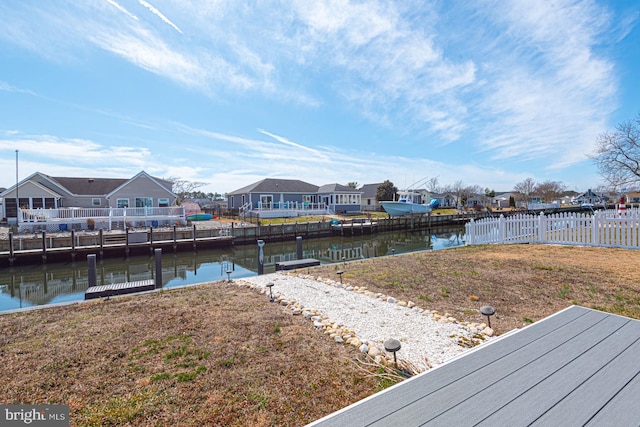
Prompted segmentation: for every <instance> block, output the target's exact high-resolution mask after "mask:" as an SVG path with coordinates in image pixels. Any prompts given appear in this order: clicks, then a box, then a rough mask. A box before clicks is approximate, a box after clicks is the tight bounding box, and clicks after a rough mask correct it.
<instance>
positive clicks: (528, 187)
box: [513, 178, 536, 209]
mask: <svg viewBox="0 0 640 427" xmlns="http://www.w3.org/2000/svg"><path fill="white" fill-rule="evenodd" d="M535 188H536V182H535V181H534V180H533V178H526V179H525V180H524V181H522V182H519V183H517V184H516V185H515V186H514V187H513V191H514V192H516V193H518V195H519V199H520V201H522V202H524V203H525V206H526V207H527V209H529V199H530V198H531V196H532V195H533V194H534V190H535Z"/></svg>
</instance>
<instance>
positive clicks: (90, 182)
mask: <svg viewBox="0 0 640 427" xmlns="http://www.w3.org/2000/svg"><path fill="white" fill-rule="evenodd" d="M49 178H50V179H51V180H53V181H55V182H56V183H57V184H58V185H60V186H61V187H63V188H65V189H67V190H69V192H71V193H72V194H77V195H81V196H95V195H103V194H108V193H111V192H112V191H113V190H115V189H116V188H118V187H120V186H121V185H122V184H124V183H125V182H127V181H129V180H128V179H121V178H69V177H54V176H49Z"/></svg>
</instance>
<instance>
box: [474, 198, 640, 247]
mask: <svg viewBox="0 0 640 427" xmlns="http://www.w3.org/2000/svg"><path fill="white" fill-rule="evenodd" d="M488 243H555V244H562V245H584V246H603V247H616V248H630V249H640V210H638V209H637V208H634V209H629V210H627V211H626V212H622V213H618V211H615V210H602V211H596V212H594V213H591V212H588V213H586V212H585V213H582V212H578V213H576V212H564V213H557V214H552V215H545V214H544V213H540V215H514V216H509V217H506V218H505V217H504V216H503V215H500V217H499V218H484V219H481V220H478V221H474V220H471V221H470V222H468V223H467V225H466V244H467V245H481V244H488Z"/></svg>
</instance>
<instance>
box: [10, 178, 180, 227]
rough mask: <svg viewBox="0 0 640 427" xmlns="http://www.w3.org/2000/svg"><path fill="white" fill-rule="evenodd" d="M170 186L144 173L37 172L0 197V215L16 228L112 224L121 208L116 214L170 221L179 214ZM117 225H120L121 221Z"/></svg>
mask: <svg viewBox="0 0 640 427" xmlns="http://www.w3.org/2000/svg"><path fill="white" fill-rule="evenodd" d="M171 188H172V183H171V182H170V181H167V180H164V179H161V178H156V177H153V176H151V175H149V174H147V173H146V172H144V171H142V172H140V173H138V174H136V175H135V176H133V177H132V178H127V179H125V178H92V177H87V178H75V177H53V176H49V175H46V174H44V173H41V172H36V173H34V174H32V175H30V176H29V177H27V178H25V179H23V180H22V181H20V182H18V183H17V184H16V185H14V186H12V187H10V188H8V189H6V190H5V191H3V192H2V193H0V197H1V198H3V199H4V204H3V206H2V212H1V215H2V217H3V218H6V219H7V221H8V222H9V223H12V224H17V225H18V226H19V227H20V226H21V225H22V226H24V225H25V224H24V223H35V222H40V223H49V222H57V220H64V221H62V222H63V223H64V224H66V225H71V223H74V224H75V225H77V226H79V227H80V228H84V227H82V226H81V221H80V220H81V219H82V221H84V223H85V224H86V222H87V221H86V220H87V219H88V218H89V217H109V218H110V219H109V221H110V226H111V220H112V219H113V216H114V212H115V211H114V210H116V209H118V210H119V211H117V213H116V215H115V216H118V217H120V216H122V215H127V216H131V217H133V216H139V215H144V216H149V215H153V216H155V217H163V216H165V213H166V215H167V216H169V217H171V220H172V221H173V220H174V219H176V214H177V213H176V211H175V209H173V210H172V208H175V203H176V199H177V196H176V194H174V193H173V192H172V191H171ZM17 197H19V209H17V207H18V206H16V201H17V200H16V199H17ZM127 209H128V211H126V210H127ZM136 209H138V210H137V211H136ZM163 210H166V212H165V211H163ZM152 211H153V212H152ZM70 212H72V214H71V213H70ZM18 214H19V215H18ZM178 216H179V215H178ZM177 219H180V218H177ZM76 220H77V221H76ZM94 220H95V218H94ZM154 220H156V221H157V220H159V218H155V219H154ZM90 222H92V221H90ZM121 222H123V223H124V219H122V221H121ZM40 225H44V227H42V229H47V230H51V227H48V226H47V225H46V224H40ZM28 228H29V229H32V228H33V227H31V226H30V227H28Z"/></svg>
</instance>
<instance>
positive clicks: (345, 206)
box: [318, 184, 362, 214]
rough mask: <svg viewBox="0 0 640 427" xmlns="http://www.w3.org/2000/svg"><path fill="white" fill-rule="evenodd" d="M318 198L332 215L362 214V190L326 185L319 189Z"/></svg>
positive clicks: (339, 185) (338, 185)
mask: <svg viewBox="0 0 640 427" xmlns="http://www.w3.org/2000/svg"><path fill="white" fill-rule="evenodd" d="M318 197H319V199H320V201H321V202H322V203H323V204H324V205H326V206H327V208H328V210H329V211H330V212H332V213H339V214H350V213H359V212H360V203H361V200H362V191H361V190H357V189H355V188H351V187H347V186H346V185H341V184H326V185H323V186H322V187H320V188H319V189H318Z"/></svg>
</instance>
